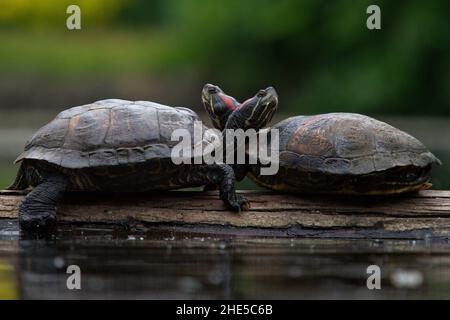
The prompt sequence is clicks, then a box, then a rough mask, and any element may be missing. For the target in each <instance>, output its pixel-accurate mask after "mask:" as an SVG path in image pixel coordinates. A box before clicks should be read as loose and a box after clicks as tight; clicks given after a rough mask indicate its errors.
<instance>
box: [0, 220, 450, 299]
mask: <svg viewBox="0 0 450 320" xmlns="http://www.w3.org/2000/svg"><path fill="white" fill-rule="evenodd" d="M1 224H2V226H1V227H0V235H1V236H0V237H1V238H0V239H1V240H0V298H8V297H9V298H25V299H47V298H57V299H78V298H87V299H98V298H106V299H112V298H125V299H184V298H186V299H302V298H303V299H311V298H320V299H337V298H350V299H352V298H359V299H385V298H399V299H405V298H450V246H449V244H448V243H447V241H445V240H443V239H440V240H437V239H432V240H431V242H430V241H429V242H428V243H426V241H418V240H352V239H304V238H293V239H289V238H273V237H268V238H265V237H236V236H226V235H222V236H217V235H213V234H209V233H200V234H199V233H197V234H195V233H190V232H177V231H174V230H170V229H166V230H164V229H163V230H159V229H148V230H131V231H130V230H128V231H125V230H123V229H115V228H111V227H110V226H99V225H96V226H94V225H85V226H62V227H61V228H60V229H59V230H58V231H57V233H56V234H54V235H51V236H49V237H48V238H46V239H30V238H26V237H20V236H19V235H18V229H17V224H16V223H15V222H12V221H2V222H1ZM69 265H78V266H79V267H80V269H81V290H69V289H67V287H66V281H67V278H68V276H69V275H68V274H66V269H67V267H68V266H69ZM369 265H378V266H379V267H380V268H381V290H369V289H367V286H366V282H367V277H368V276H369V275H368V274H367V267H368V266H369Z"/></svg>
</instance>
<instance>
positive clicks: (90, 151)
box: [16, 99, 199, 168]
mask: <svg viewBox="0 0 450 320" xmlns="http://www.w3.org/2000/svg"><path fill="white" fill-rule="evenodd" d="M198 119H199V117H198V116H197V114H196V113H195V112H194V111H192V110H190V109H187V108H182V107H178V108H173V107H169V106H164V105H161V104H158V103H153V102H148V101H137V102H132V101H127V100H120V99H108V100H101V101H97V102H95V103H93V104H89V105H83V106H79V107H74V108H70V109H68V110H65V111H62V112H60V113H59V114H58V115H57V116H56V118H55V119H54V120H52V121H51V122H50V123H48V124H47V125H45V126H44V127H42V128H41V129H40V130H38V131H37V132H36V134H35V135H34V136H33V137H32V138H31V140H30V141H29V142H28V143H27V145H26V147H25V151H24V152H23V153H22V154H21V155H20V156H19V157H18V158H17V160H16V161H21V160H22V159H37V160H45V161H48V162H50V163H53V164H57V165H60V166H63V167H65V168H87V167H104V166H115V165H121V164H124V165H127V164H132V163H139V162H144V161H147V160H151V159H161V158H168V157H170V153H171V148H172V147H173V146H174V145H175V144H177V143H178V141H171V134H172V132H173V130H175V129H178V128H183V129H187V130H189V131H190V132H191V133H192V132H193V122H194V120H198Z"/></svg>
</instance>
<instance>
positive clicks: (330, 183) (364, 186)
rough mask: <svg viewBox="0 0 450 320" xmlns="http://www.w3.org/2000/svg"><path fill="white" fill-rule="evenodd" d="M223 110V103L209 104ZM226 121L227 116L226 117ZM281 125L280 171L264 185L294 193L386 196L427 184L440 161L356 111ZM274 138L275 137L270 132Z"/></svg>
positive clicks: (253, 172)
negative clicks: (219, 105)
mask: <svg viewBox="0 0 450 320" xmlns="http://www.w3.org/2000/svg"><path fill="white" fill-rule="evenodd" d="M205 108H206V109H208V108H210V109H211V110H217V114H218V115H217V116H216V117H220V116H221V115H223V113H224V112H223V111H224V109H223V108H217V109H214V106H212V105H211V106H208V105H206V106H205ZM222 122H224V121H222ZM271 129H278V130H279V170H278V173H276V174H274V175H261V174H260V169H261V168H260V165H251V166H247V168H246V171H247V172H248V176H249V177H250V178H251V179H252V180H253V181H255V182H256V183H258V184H259V185H261V186H264V187H267V188H270V189H273V190H276V191H280V192H292V193H331V194H360V195H382V194H395V193H402V192H412V191H417V190H422V189H427V188H429V187H430V186H431V184H430V183H429V180H430V174H431V166H432V164H440V161H439V160H438V159H437V158H436V157H435V156H434V155H433V154H432V153H431V152H430V151H429V150H428V149H427V148H426V147H425V146H424V145H423V144H422V143H421V142H420V141H418V140H417V139H415V138H414V137H412V136H410V135H409V134H407V133H405V132H403V131H401V130H399V129H396V128H394V127H392V126H390V125H388V124H386V123H384V122H381V121H378V120H375V119H372V118H370V117H367V116H364V115H360V114H354V113H329V114H321V115H315V116H296V117H291V118H288V119H286V120H284V121H281V122H280V123H278V124H276V125H274V126H273V127H271ZM269 139H270V136H269Z"/></svg>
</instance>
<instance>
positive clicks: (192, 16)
mask: <svg viewBox="0 0 450 320" xmlns="http://www.w3.org/2000/svg"><path fill="white" fill-rule="evenodd" d="M70 4H77V5H79V6H80V8H81V26H82V29H81V30H73V31H70V30H67V28H66V19H67V17H68V16H69V15H68V14H67V13H66V8H67V6H68V5H70ZM370 4H377V5H379V6H380V8H381V26H382V29H381V30H368V29H367V28H366V19H367V17H368V14H366V8H367V7H368V6H369V5H370ZM206 82H210V83H214V84H218V85H220V86H221V87H222V88H223V89H224V90H225V91H226V92H228V93H230V94H231V95H233V96H235V97H236V98H238V99H239V100H245V99H246V98H247V97H249V96H252V95H253V94H255V93H256V91H257V90H258V89H259V88H263V87H266V86H269V85H272V86H274V87H275V88H276V89H277V91H278V93H279V95H280V111H279V113H278V115H277V117H276V119H274V121H278V120H280V119H282V118H285V117H288V116H290V115H298V114H315V113H324V112H338V111H344V112H358V113H364V114H367V115H370V116H373V117H376V118H378V119H381V120H384V121H387V122H389V123H390V124H393V125H395V126H397V127H399V128H400V129H403V130H405V131H407V132H409V133H411V134H413V135H414V136H416V137H417V138H419V139H421V140H422V141H423V142H424V143H425V144H426V145H427V146H428V147H429V148H430V149H431V150H432V151H433V152H434V153H435V154H436V155H437V156H438V157H439V158H441V160H442V161H443V162H444V166H442V167H440V168H438V169H437V170H435V173H434V176H433V182H434V184H435V187H436V188H450V2H449V1H447V0H434V1H423V0H409V1H400V0H399V1H373V0H370V1H352V0H333V1H325V0H279V1H269V0H254V1H253V0H247V1H240V0H227V1H225V0H219V1H211V0H196V1H188V0H152V1H144V0H142V1H140V0H128V1H125V0H40V1H39V2H36V1H32V0H2V1H1V2H0V150H1V152H0V187H5V186H6V185H8V184H9V182H11V180H12V179H13V177H14V175H15V171H16V166H14V165H13V164H12V162H13V160H14V158H15V157H16V156H17V155H18V154H19V153H20V152H21V150H22V148H23V146H24V144H25V142H26V140H27V139H28V138H29V137H30V136H31V135H32V133H33V132H34V131H35V130H36V129H37V128H39V127H41V126H42V125H44V124H45V123H46V122H48V121H49V120H51V119H52V118H53V117H54V116H55V115H56V114H57V113H58V112H59V111H61V110H64V109H66V108H68V107H72V106H76V105H80V104H86V103H89V102H93V101H95V100H99V99H104V98H122V99H130V100H152V101H155V102H160V103H164V104H168V105H174V106H175V105H177V106H187V107H190V108H193V109H194V110H196V111H197V112H199V113H200V115H201V117H202V118H203V119H204V120H205V121H206V122H207V123H208V124H209V121H208V119H207V117H206V116H205V114H204V113H203V110H202V106H201V100H200V91H201V89H202V86H203V84H204V83H206ZM241 187H252V186H251V185H250V184H249V183H248V182H246V183H244V184H241Z"/></svg>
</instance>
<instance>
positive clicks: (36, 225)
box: [19, 173, 67, 231]
mask: <svg viewBox="0 0 450 320" xmlns="http://www.w3.org/2000/svg"><path fill="white" fill-rule="evenodd" d="M66 186H67V178H66V177H64V176H63V175H60V174H57V173H44V174H42V180H41V181H40V183H39V184H38V185H37V186H36V187H35V188H34V189H33V190H32V191H31V192H30V193H29V194H28V195H27V196H26V197H25V199H24V200H23V201H22V203H21V205H20V208H19V223H20V227H21V228H23V229H24V230H28V231H40V230H45V229H47V228H49V227H50V226H51V225H53V223H54V222H55V219H56V205H57V203H58V202H59V201H60V200H61V198H62V196H63V194H64V191H65V190H66Z"/></svg>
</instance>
